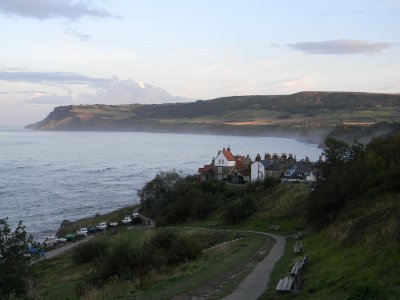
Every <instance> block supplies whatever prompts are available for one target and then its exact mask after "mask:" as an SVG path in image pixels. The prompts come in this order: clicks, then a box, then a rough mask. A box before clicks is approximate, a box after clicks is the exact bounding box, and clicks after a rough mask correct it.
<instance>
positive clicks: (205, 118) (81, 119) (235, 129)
mask: <svg viewBox="0 0 400 300" xmlns="http://www.w3.org/2000/svg"><path fill="white" fill-rule="evenodd" d="M399 120H400V95H399V94H373V93H350V92H301V93H296V94H292V95H274V96H238V97H225V98H217V99H213V100H207V101H202V100H198V101H196V102H190V103H169V104H158V105H156V104H154V105H140V104H132V105H119V106H115V105H114V106H112V105H79V106H72V105H71V106H60V107H57V108H55V109H54V111H53V112H51V113H50V114H49V115H48V116H47V117H46V118H45V119H44V120H42V121H40V122H37V123H36V124H32V125H28V126H27V128H31V129H36V130H115V131H152V132H190V133H215V134H235V135H249V134H250V135H263V136H288V137H298V138H300V139H309V140H313V141H316V142H321V141H322V140H323V139H324V138H325V137H326V136H327V135H328V134H329V133H330V132H331V131H332V130H333V129H334V128H335V126H337V125H344V126H350V127H354V126H358V127H359V126H362V127H365V126H370V125H372V124H376V123H381V122H387V123H393V122H398V121H399Z"/></svg>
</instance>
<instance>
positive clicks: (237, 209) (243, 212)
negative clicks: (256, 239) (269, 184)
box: [224, 196, 256, 224]
mask: <svg viewBox="0 0 400 300" xmlns="http://www.w3.org/2000/svg"><path fill="white" fill-rule="evenodd" d="M255 211H256V205H255V203H254V200H253V198H252V197H249V196H245V197H243V198H239V199H237V200H235V201H233V202H231V203H230V204H228V205H227V207H226V209H225V212H224V220H225V221H226V222H227V223H230V224H233V223H237V222H240V221H244V220H245V219H247V218H248V217H249V216H250V215H251V214H253V213H254V212H255Z"/></svg>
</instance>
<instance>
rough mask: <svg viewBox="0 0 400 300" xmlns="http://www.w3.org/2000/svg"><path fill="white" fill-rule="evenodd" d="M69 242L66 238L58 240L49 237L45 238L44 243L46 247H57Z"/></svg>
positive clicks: (54, 237)
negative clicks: (56, 245)
mask: <svg viewBox="0 0 400 300" xmlns="http://www.w3.org/2000/svg"><path fill="white" fill-rule="evenodd" d="M66 242H67V239H66V238H58V237H56V236H49V237H47V238H45V240H44V243H45V244H46V246H50V245H55V244H65V243H66Z"/></svg>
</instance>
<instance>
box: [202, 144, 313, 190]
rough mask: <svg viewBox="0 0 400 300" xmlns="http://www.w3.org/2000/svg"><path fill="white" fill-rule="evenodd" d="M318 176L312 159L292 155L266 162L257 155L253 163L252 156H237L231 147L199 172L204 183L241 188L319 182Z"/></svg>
mask: <svg viewBox="0 0 400 300" xmlns="http://www.w3.org/2000/svg"><path fill="white" fill-rule="evenodd" d="M317 172H318V171H317V168H316V163H313V162H310V160H309V158H308V157H306V158H305V159H302V160H300V161H297V159H296V156H294V155H292V154H289V155H286V153H282V154H281V155H278V154H276V153H274V154H272V155H270V154H269V153H265V155H264V159H261V155H260V154H257V156H256V158H255V160H254V162H252V161H251V159H250V157H249V155H247V156H242V155H233V154H232V152H231V148H230V147H228V148H226V149H225V148H223V149H222V150H220V151H218V154H217V157H215V158H213V159H212V161H211V163H210V164H209V165H204V166H203V167H202V168H199V170H198V173H199V180H200V181H207V180H212V179H215V180H223V181H226V182H231V183H240V184H243V183H246V182H249V181H251V182H255V181H264V180H265V178H275V179H280V180H281V181H282V182H315V181H316V179H317Z"/></svg>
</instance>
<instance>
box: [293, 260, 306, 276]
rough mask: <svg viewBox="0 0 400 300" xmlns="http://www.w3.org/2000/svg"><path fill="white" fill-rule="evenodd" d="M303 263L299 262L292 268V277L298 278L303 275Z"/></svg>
mask: <svg viewBox="0 0 400 300" xmlns="http://www.w3.org/2000/svg"><path fill="white" fill-rule="evenodd" d="M303 265H304V264H303V262H302V261H297V262H295V264H294V265H293V267H292V270H291V271H290V275H293V276H298V275H299V274H300V273H301V270H302V269H303Z"/></svg>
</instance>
